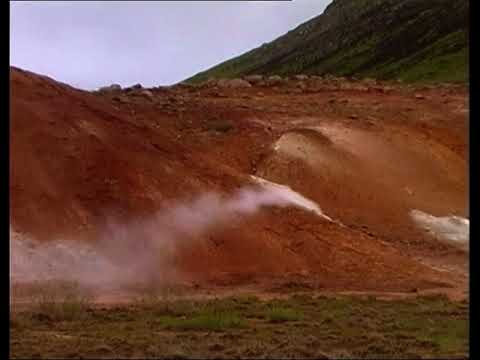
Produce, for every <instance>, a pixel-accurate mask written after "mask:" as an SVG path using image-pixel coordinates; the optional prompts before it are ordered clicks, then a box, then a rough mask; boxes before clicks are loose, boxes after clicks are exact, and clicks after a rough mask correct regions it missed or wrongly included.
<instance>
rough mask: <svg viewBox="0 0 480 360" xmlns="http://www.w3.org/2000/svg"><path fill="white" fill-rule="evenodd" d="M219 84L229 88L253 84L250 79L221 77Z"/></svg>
mask: <svg viewBox="0 0 480 360" xmlns="http://www.w3.org/2000/svg"><path fill="white" fill-rule="evenodd" d="M217 85H218V86H220V87H227V88H234V89H237V88H247V87H251V86H252V85H251V84H250V83H249V82H248V81H246V80H243V79H221V80H218V83H217Z"/></svg>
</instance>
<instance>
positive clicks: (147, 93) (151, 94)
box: [140, 90, 153, 99]
mask: <svg viewBox="0 0 480 360" xmlns="http://www.w3.org/2000/svg"><path fill="white" fill-rule="evenodd" d="M140 94H141V95H143V96H145V97H148V98H150V99H151V98H153V93H152V92H151V91H150V90H143V91H142V92H140Z"/></svg>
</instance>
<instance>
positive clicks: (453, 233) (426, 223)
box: [410, 210, 470, 251]
mask: <svg viewBox="0 0 480 360" xmlns="http://www.w3.org/2000/svg"><path fill="white" fill-rule="evenodd" d="M410 216H411V217H412V218H413V220H414V221H415V222H416V223H417V225H419V226H420V227H422V228H424V229H425V230H427V231H428V232H430V233H431V234H432V235H434V236H435V237H436V238H437V239H439V240H440V241H443V242H446V243H449V244H450V245H453V246H456V247H458V248H460V249H463V250H465V251H468V250H469V234H470V221H469V220H468V219H465V218H462V217H459V216H444V217H436V216H433V215H430V214H427V213H425V212H423V211H420V210H412V211H411V212H410Z"/></svg>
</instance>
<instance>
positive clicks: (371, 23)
mask: <svg viewBox="0 0 480 360" xmlns="http://www.w3.org/2000/svg"><path fill="white" fill-rule="evenodd" d="M468 12H469V5H468V1H467V0H428V1H425V0H334V1H333V3H332V4H331V5H330V6H329V7H328V8H327V9H326V10H325V12H324V13H323V14H322V15H320V16H317V17H315V18H313V19H311V20H309V21H307V22H306V23H304V24H302V25H300V26H298V27H297V28H296V29H294V30H292V31H290V32H288V33H287V34H285V35H283V36H281V37H279V38H278V39H276V40H274V41H272V42H270V43H268V44H264V45H262V46H261V47H259V48H256V49H253V50H251V51H249V52H247V53H245V54H243V55H241V56H239V57H237V58H234V59H231V60H229V61H226V62H224V63H221V64H220V65H217V66H215V67H213V68H211V69H209V70H207V71H205V72H201V73H199V74H197V75H195V76H193V77H192V78H190V79H187V80H186V81H187V82H191V83H196V82H202V81H205V80H207V79H208V78H210V77H213V78H233V77H240V76H245V75H251V74H262V75H272V74H278V75H292V74H310V75H312V74H316V75H324V74H332V75H338V76H356V77H372V78H378V79H400V80H404V81H422V82H430V81H439V82H445V81H447V82H464V81H467V79H468V26H469V18H468Z"/></svg>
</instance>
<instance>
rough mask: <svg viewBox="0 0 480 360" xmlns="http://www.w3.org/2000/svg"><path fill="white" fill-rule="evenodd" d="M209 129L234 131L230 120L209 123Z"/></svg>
mask: <svg viewBox="0 0 480 360" xmlns="http://www.w3.org/2000/svg"><path fill="white" fill-rule="evenodd" d="M207 129H208V130H215V131H218V132H228V131H230V130H232V129H233V123H232V122H231V121H230V120H212V121H209V122H208V124H207Z"/></svg>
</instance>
